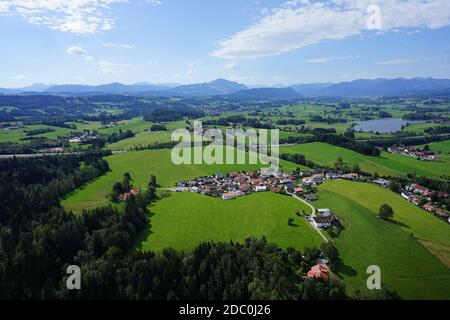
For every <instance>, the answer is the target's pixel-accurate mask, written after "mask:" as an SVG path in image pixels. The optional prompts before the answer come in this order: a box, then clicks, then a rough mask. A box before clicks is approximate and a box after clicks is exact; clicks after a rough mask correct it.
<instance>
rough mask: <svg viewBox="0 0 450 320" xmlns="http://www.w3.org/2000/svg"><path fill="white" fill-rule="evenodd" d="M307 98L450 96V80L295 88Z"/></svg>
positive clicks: (400, 79)
mask: <svg viewBox="0 0 450 320" xmlns="http://www.w3.org/2000/svg"><path fill="white" fill-rule="evenodd" d="M294 89H296V90H297V92H299V93H301V94H303V95H305V96H308V95H309V96H337V97H344V96H355V97H358V96H405V95H429V94H446V95H448V94H450V80H448V79H433V78H413V79H404V78H398V79H384V78H379V79H374V80H365V79H360V80H355V81H351V82H342V83H335V84H329V85H322V84H319V85H316V86H312V87H311V88H309V90H307V89H308V88H307V87H298V86H296V87H294Z"/></svg>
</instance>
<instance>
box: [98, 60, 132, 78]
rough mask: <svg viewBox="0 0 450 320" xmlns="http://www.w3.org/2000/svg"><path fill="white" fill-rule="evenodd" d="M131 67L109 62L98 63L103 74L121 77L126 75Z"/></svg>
mask: <svg viewBox="0 0 450 320" xmlns="http://www.w3.org/2000/svg"><path fill="white" fill-rule="evenodd" d="M129 66H130V65H129V64H120V63H112V62H108V61H99V62H98V67H99V68H100V71H101V73H105V74H111V75H119V74H121V73H124V72H125V71H126V70H127V69H128V67H129Z"/></svg>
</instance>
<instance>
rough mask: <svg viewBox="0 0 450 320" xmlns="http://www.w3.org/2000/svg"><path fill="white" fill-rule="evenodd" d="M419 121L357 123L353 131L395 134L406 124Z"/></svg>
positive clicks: (388, 120) (385, 120)
mask: <svg viewBox="0 0 450 320" xmlns="http://www.w3.org/2000/svg"><path fill="white" fill-rule="evenodd" d="M417 122H420V121H410V120H403V119H401V118H385V119H377V120H367V121H358V122H356V125H355V127H354V129H355V131H363V132H368V131H373V132H377V131H378V132H380V133H391V132H397V131H399V130H401V129H402V126H403V125H406V124H407V123H417Z"/></svg>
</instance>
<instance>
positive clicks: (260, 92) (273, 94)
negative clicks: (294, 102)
mask: <svg viewBox="0 0 450 320" xmlns="http://www.w3.org/2000/svg"><path fill="white" fill-rule="evenodd" d="M229 97H231V98H236V99H248V100H258V99H260V100H268V99H298V98H301V97H302V96H301V95H300V94H299V93H298V92H296V91H295V90H294V89H292V88H291V87H288V88H256V89H248V90H240V91H237V92H235V93H232V94H230V95H229Z"/></svg>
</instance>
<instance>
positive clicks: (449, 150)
mask: <svg viewBox="0 0 450 320" xmlns="http://www.w3.org/2000/svg"><path fill="white" fill-rule="evenodd" d="M428 145H429V146H430V149H431V150H435V151H440V152H442V153H443V154H450V140H445V141H439V142H433V143H430V144H428Z"/></svg>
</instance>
